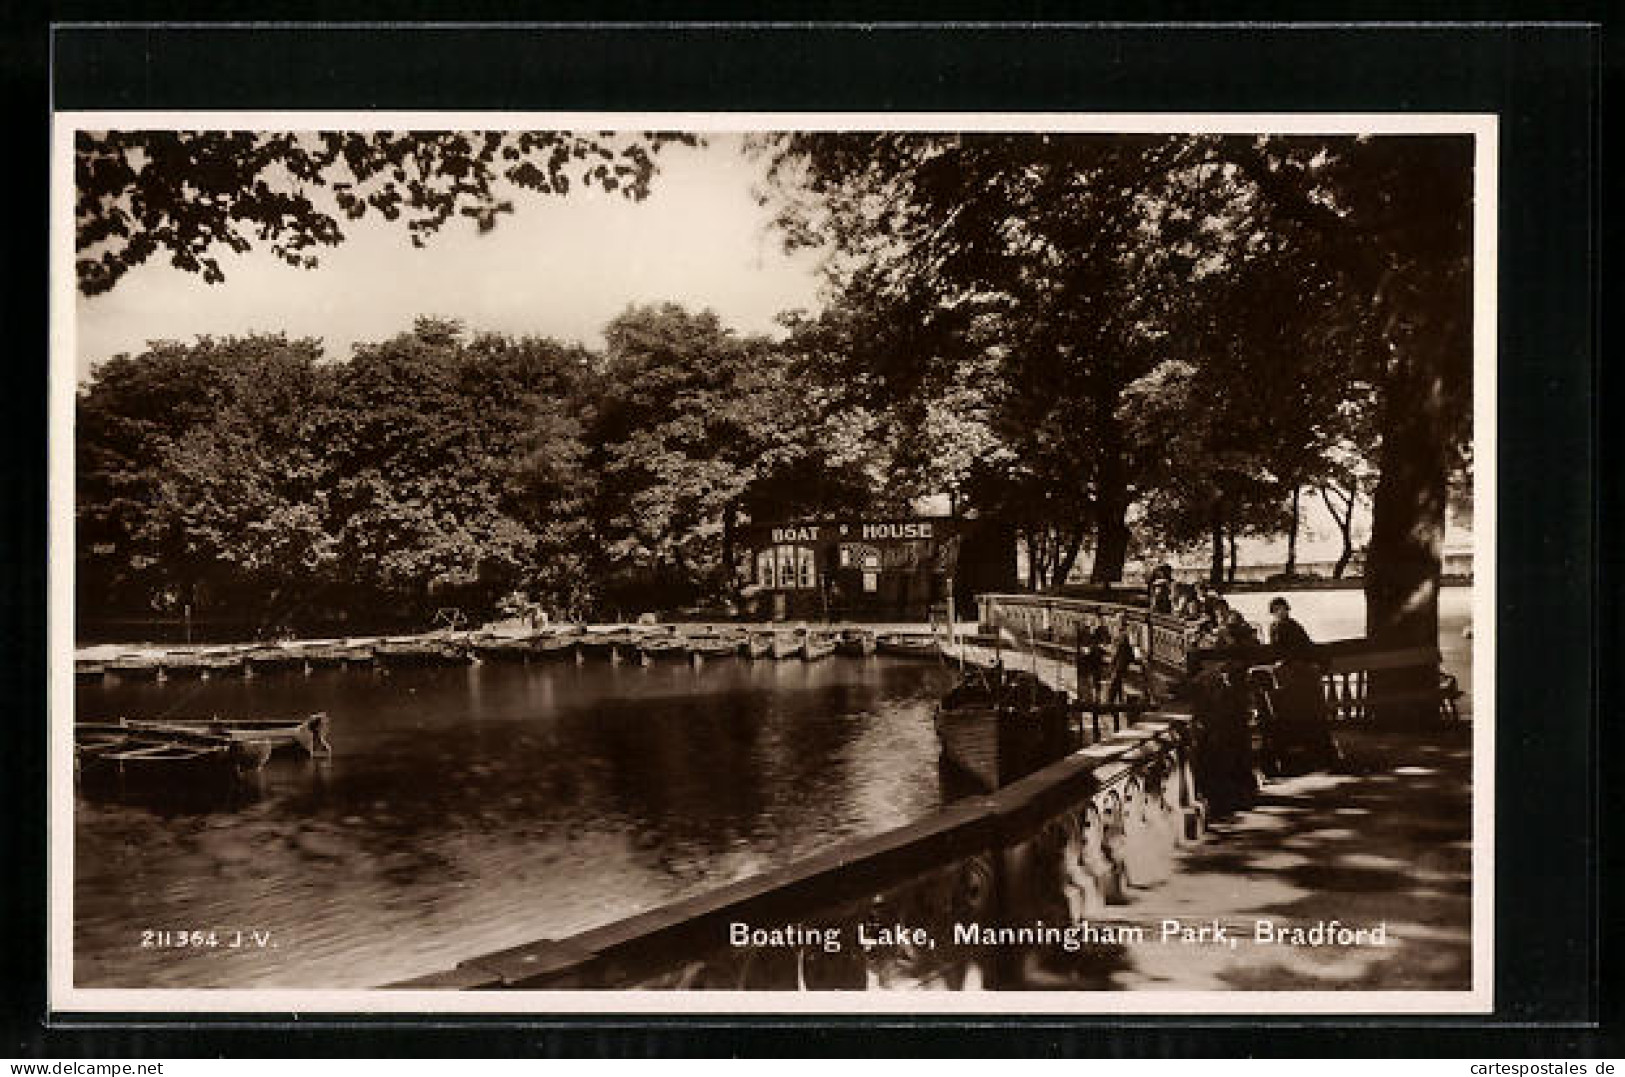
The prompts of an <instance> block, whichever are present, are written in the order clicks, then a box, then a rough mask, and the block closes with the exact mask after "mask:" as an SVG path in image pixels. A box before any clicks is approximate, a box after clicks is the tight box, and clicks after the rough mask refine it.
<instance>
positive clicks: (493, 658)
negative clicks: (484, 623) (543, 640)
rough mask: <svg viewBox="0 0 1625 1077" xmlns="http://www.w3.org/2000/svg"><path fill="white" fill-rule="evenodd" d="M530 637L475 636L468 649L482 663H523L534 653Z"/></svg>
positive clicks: (532, 640) (532, 641)
mask: <svg viewBox="0 0 1625 1077" xmlns="http://www.w3.org/2000/svg"><path fill="white" fill-rule="evenodd" d="M535 642H536V638H535V637H532V636H477V637H475V638H474V639H472V640H470V641H469V647H470V649H472V650H473V652H474V655H475V657H476V658H478V659H479V660H480V661H482V662H525V661H528V660H529V659H530V657H531V655H533V654H535V653H536V648H535V646H534V644H535Z"/></svg>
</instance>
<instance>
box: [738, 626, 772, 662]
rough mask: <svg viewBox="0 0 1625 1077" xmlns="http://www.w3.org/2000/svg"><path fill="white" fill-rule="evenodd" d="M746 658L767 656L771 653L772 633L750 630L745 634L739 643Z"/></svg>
mask: <svg viewBox="0 0 1625 1077" xmlns="http://www.w3.org/2000/svg"><path fill="white" fill-rule="evenodd" d="M740 646H741V647H742V648H743V651H744V655H745V657H746V658H768V657H771V656H772V654H773V634H772V633H771V632H751V633H749V634H748V635H746V636H745V639H744V641H743V642H742V643H741V644H740Z"/></svg>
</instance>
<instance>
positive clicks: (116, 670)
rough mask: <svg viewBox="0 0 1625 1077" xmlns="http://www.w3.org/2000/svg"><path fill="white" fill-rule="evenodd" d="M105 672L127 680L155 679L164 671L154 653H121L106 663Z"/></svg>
mask: <svg viewBox="0 0 1625 1077" xmlns="http://www.w3.org/2000/svg"><path fill="white" fill-rule="evenodd" d="M106 668H107V672H108V673H111V674H112V675H113V676H115V677H118V678H120V679H121V680H127V681H151V680H156V679H157V678H158V677H159V675H161V674H162V673H163V671H164V664H163V662H162V660H161V659H160V658H159V657H158V656H157V655H155V654H121V655H119V656H118V657H117V658H114V659H112V660H111V661H109V662H108V663H107V667H106Z"/></svg>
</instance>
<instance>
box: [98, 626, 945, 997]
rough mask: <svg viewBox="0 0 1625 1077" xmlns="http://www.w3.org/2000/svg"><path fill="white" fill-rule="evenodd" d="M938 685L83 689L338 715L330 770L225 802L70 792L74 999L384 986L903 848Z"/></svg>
mask: <svg viewBox="0 0 1625 1077" xmlns="http://www.w3.org/2000/svg"><path fill="white" fill-rule="evenodd" d="M950 680H951V675H950V674H949V673H948V672H947V671H946V670H943V669H941V668H939V667H938V666H936V665H934V664H931V663H924V662H915V661H909V660H895V659H883V658H878V659H861V660H860V659H842V658H837V659H831V660H828V661H825V662H819V663H810V664H808V663H801V662H779V663H772V662H755V663H752V662H746V661H713V662H710V663H708V664H707V665H705V666H704V667H702V668H700V669H697V670H696V669H691V668H689V667H688V666H686V665H681V664H671V665H666V664H660V665H655V666H652V667H649V668H642V667H639V666H635V665H627V666H612V665H609V664H607V663H602V662H594V663H590V664H587V665H584V666H580V667H577V666H575V665H573V664H570V663H558V664H544V665H532V666H518V665H501V664H492V665H485V666H476V667H468V668H444V669H422V670H397V671H394V672H391V673H387V674H382V673H361V672H351V671H342V670H334V671H322V672H317V673H314V674H312V675H310V676H308V677H304V676H298V675H288V676H275V677H266V678H262V679H257V680H253V681H243V680H240V679H236V678H226V679H221V680H215V681H207V682H196V683H169V684H163V685H157V684H140V683H137V684H114V683H109V684H104V685H84V686H80V687H79V688H78V689H77V698H78V707H79V713H80V717H81V718H84V719H87V720H96V719H106V718H113V717H117V716H119V715H136V714H140V715H164V714H170V715H177V716H178V715H206V714H211V713H218V714H222V715H236V716H276V715H288V714H298V713H307V712H309V711H313V710H325V711H327V712H328V713H329V714H330V715H332V718H333V722H332V730H331V733H330V739H331V740H332V742H333V747H334V755H333V757H332V758H331V760H316V761H311V760H302V759H284V758H282V757H280V756H279V757H277V758H276V759H273V760H272V762H271V763H270V764H269V765H268V766H267V768H266V769H265V771H264V772H263V773H262V774H260V775H259V776H258V777H257V779H256V780H255V781H254V782H253V783H251V784H250V785H249V786H247V787H246V788H243V789H239V790H236V791H235V792H232V793H230V794H229V797H228V798H225V799H222V798H218V797H217V798H214V799H203V800H198V799H197V798H192V799H190V800H188V801H186V802H181V803H177V802H174V801H172V800H168V799H165V798H157V799H145V800H143V799H141V798H134V797H131V796H128V795H121V796H118V797H108V796H105V795H103V796H97V795H94V791H93V790H81V792H80V795H79V798H78V804H77V817H76V845H75V868H76V885H75V931H76V939H75V955H76V962H75V979H76V982H77V983H79V984H80V985H82V986H119V987H127V986H128V987H135V986H232V987H262V986H289V987H363V986H373V985H376V984H379V983H382V982H386V981H388V980H392V979H398V978H403V977H406V976H411V975H414V974H417V973H420V972H424V971H428V970H431V969H433V968H437V967H443V966H447V965H450V964H453V963H455V962H456V961H458V960H460V959H462V958H465V957H468V956H471V955H472V954H475V953H478V952H481V951H484V950H488V949H493V948H496V947H500V946H507V945H513V944H517V943H519V942H524V941H528V940H531V939H535V938H538V937H542V936H554V937H557V936H561V935H566V934H570V933H572V932H575V931H578V930H581V929H583V928H586V927H590V926H592V925H594V924H598V923H603V922H606V921H608V920H612V919H614V918H616V917H619V916H623V915H627V914H630V913H632V912H636V911H639V910H641V909H645V908H648V907H651V906H653V905H656V904H658V903H660V902H662V901H666V900H670V899H672V898H674V897H678V896H683V895H686V894H690V893H695V892H699V891H701V890H704V889H706V888H708V887H710V886H714V885H716V884H718V883H722V882H727V881H730V880H732V879H736V878H740V877H743V876H746V875H749V874H753V873H755V872H757V871H761V870H764V869H767V868H770V867H773V866H775V865H779V864H783V863H786V862H788V861H790V860H793V859H795V858H797V857H800V856H804V855H807V854H808V853H811V852H813V851H816V850H818V849H821V848H824V847H827V846H828V845H831V844H833V843H835V842H837V841H840V840H842V839H845V838H848V837H852V836H855V835H862V834H872V833H875V832H878V831H881V830H884V829H886V828H888V827H892V826H896V825H899V824H901V823H904V822H907V821H909V820H910V819H914V818H918V817H919V816H921V815H923V814H925V813H927V812H929V811H930V810H931V809H933V808H935V807H936V806H938V805H939V804H940V803H941V793H940V791H939V787H938V779H937V768H936V756H937V748H936V743H935V739H934V736H933V734H932V730H931V721H930V708H931V704H932V702H933V701H934V700H935V698H936V697H937V696H938V695H940V693H941V692H942V691H943V690H944V689H945V687H946V686H947V684H948V683H949V682H950ZM146 929H151V930H153V931H155V932H159V931H165V930H167V931H171V932H175V931H180V930H183V929H184V930H187V931H193V930H197V931H205V932H207V931H211V930H212V931H214V932H215V933H216V935H215V938H216V940H217V943H216V945H215V946H213V947H210V946H207V945H206V946H205V947H204V948H203V949H201V950H195V949H190V948H189V949H187V950H184V951H176V950H173V949H171V950H165V949H163V948H162V947H150V948H149V947H143V945H142V942H143V938H142V933H143V931H144V930H146ZM239 931H241V932H253V931H260V932H265V931H269V932H270V933H271V940H270V944H269V945H264V946H260V945H257V943H256V938H255V937H254V936H252V935H248V936H244V937H245V938H247V939H249V941H248V942H247V943H246V944H244V945H241V946H239V947H236V948H231V947H230V946H228V945H227V944H228V943H229V942H231V941H233V940H235V939H237V938H238V936H237V934H236V933H237V932H239ZM154 937H155V938H162V937H164V936H154Z"/></svg>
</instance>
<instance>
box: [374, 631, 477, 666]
mask: <svg viewBox="0 0 1625 1077" xmlns="http://www.w3.org/2000/svg"><path fill="white" fill-rule="evenodd" d="M373 654H374V655H376V656H377V659H378V663H379V664H380V665H382V666H386V667H400V666H449V665H457V664H460V663H466V662H470V661H472V660H473V655H472V654H471V653H470V652H469V651H468V649H467V648H465V647H462V646H460V645H458V644H457V643H456V642H454V641H452V640H449V639H436V638H433V637H429V636H410V637H397V638H395V639H385V640H380V641H379V642H378V644H377V645H376V646H375V647H374V648H373Z"/></svg>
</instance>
